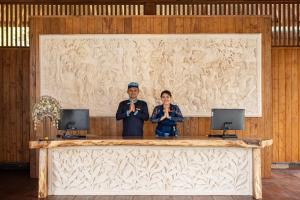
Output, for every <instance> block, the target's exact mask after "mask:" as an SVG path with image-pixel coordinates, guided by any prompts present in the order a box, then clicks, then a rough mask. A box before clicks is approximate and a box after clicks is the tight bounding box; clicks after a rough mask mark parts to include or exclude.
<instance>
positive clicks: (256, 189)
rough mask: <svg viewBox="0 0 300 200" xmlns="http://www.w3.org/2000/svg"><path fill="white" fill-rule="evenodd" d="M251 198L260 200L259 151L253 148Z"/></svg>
mask: <svg viewBox="0 0 300 200" xmlns="http://www.w3.org/2000/svg"><path fill="white" fill-rule="evenodd" d="M252 156H253V197H254V198H255V199H261V198H262V180H261V149H258V148H253V154H252Z"/></svg>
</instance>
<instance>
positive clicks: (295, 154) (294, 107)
mask: <svg viewBox="0 0 300 200" xmlns="http://www.w3.org/2000/svg"><path fill="white" fill-rule="evenodd" d="M291 51H292V58H291V63H292V65H291V68H292V69H291V74H292V75H291V76H292V77H291V115H292V116H291V129H292V134H291V146H292V149H291V154H292V156H291V161H292V162H298V161H299V151H298V149H299V143H298V142H299V124H298V120H299V110H298V108H299V93H298V85H299V79H298V68H299V67H298V66H299V65H297V60H298V59H297V57H298V55H297V49H296V50H294V49H293V50H291Z"/></svg>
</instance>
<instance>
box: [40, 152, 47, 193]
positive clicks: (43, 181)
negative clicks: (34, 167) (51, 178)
mask: <svg viewBox="0 0 300 200" xmlns="http://www.w3.org/2000/svg"><path fill="white" fill-rule="evenodd" d="M39 155H40V156H39V193H38V197H39V198H46V197H47V196H48V149H44V148H42V149H40V153H39Z"/></svg>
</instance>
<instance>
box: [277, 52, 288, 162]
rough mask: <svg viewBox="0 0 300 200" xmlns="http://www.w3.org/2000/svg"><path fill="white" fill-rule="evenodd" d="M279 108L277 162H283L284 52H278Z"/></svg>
mask: <svg viewBox="0 0 300 200" xmlns="http://www.w3.org/2000/svg"><path fill="white" fill-rule="evenodd" d="M278 56H279V69H278V70H279V99H278V103H279V108H278V120H279V127H278V131H279V144H278V147H279V155H278V156H279V160H285V145H286V144H285V105H286V104H285V68H284V64H285V57H284V50H280V51H279V55H278Z"/></svg>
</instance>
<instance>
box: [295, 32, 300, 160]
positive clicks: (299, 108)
mask: <svg viewBox="0 0 300 200" xmlns="http://www.w3.org/2000/svg"><path fill="white" fill-rule="evenodd" d="M298 30H299V29H298ZM295 53H296V58H297V61H296V62H295V65H296V66H297V71H298V122H297V121H296V122H295V123H297V124H298V162H299V161H300V117H299V113H300V67H299V66H300V59H299V56H300V49H299V48H296V50H295ZM295 109H297V108H296V107H295Z"/></svg>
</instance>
